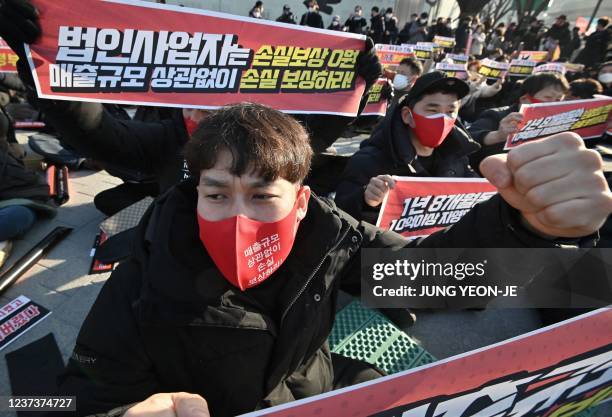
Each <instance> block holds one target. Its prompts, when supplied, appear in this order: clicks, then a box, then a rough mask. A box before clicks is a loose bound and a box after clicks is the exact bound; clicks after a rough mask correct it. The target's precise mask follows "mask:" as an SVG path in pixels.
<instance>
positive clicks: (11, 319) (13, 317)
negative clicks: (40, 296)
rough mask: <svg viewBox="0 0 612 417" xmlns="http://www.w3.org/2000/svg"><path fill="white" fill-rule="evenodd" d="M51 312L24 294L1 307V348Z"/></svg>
mask: <svg viewBox="0 0 612 417" xmlns="http://www.w3.org/2000/svg"><path fill="white" fill-rule="evenodd" d="M49 314H51V312H50V311H49V310H47V309H46V308H44V307H43V306H41V305H40V304H37V303H35V302H34V301H32V300H30V299H29V298H28V297H26V296H24V295H20V296H18V297H17V298H15V299H14V300H12V301H11V302H9V303H8V304H5V305H4V306H2V307H0V350H2V349H4V348H5V347H7V346H8V345H9V344H10V343H12V342H13V341H15V339H17V338H18V337H20V336H22V335H23V334H24V333H26V332H27V331H28V330H30V329H31V328H32V327H34V326H35V325H36V324H37V323H38V322H39V321H41V320H43V319H44V318H45V317H47V316H48V315H49Z"/></svg>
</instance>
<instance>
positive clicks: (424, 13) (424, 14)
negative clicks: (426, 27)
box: [421, 12, 429, 19]
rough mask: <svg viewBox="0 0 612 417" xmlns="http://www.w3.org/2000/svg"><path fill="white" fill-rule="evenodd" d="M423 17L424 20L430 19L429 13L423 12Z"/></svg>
mask: <svg viewBox="0 0 612 417" xmlns="http://www.w3.org/2000/svg"><path fill="white" fill-rule="evenodd" d="M421 17H422V18H423V19H427V18H428V17H429V15H428V14H427V12H423V13H421Z"/></svg>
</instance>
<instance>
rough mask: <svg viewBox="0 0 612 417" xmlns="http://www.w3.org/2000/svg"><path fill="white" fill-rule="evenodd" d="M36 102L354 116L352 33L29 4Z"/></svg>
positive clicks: (96, 5)
mask: <svg viewBox="0 0 612 417" xmlns="http://www.w3.org/2000/svg"><path fill="white" fill-rule="evenodd" d="M34 5H35V6H36V8H37V9H38V11H39V12H40V15H41V19H40V23H41V25H42V33H43V35H42V37H41V38H40V41H39V42H38V43H36V44H33V45H30V47H29V48H26V52H28V55H29V57H28V59H29V61H30V66H31V67H32V70H33V75H34V79H35V82H36V86H37V90H38V94H39V96H40V97H42V98H53V99H63V100H78V101H89V102H91V101H97V102H111V103H125V104H144V105H156V106H172V107H191V108H217V107H220V106H223V105H226V104H229V103H235V102H240V101H254V102H258V103H261V104H265V105H268V106H271V107H274V108H276V109H279V110H283V111H287V112H293V113H304V112H308V113H311V112H314V113H328V114H341V115H355V114H356V112H357V110H358V108H359V101H360V98H361V95H362V93H363V90H364V88H365V83H364V81H363V80H362V79H358V78H357V75H356V67H357V58H358V55H359V52H360V51H362V50H363V49H364V39H365V38H364V37H363V36H362V35H354V34H346V33H343V32H331V31H324V30H320V29H314V28H310V27H304V26H295V25H288V24H283V23H277V22H270V21H264V20H257V19H250V18H244V17H239V16H233V15H227V14H223V13H215V12H208V11H203V10H199V9H188V8H183V7H177V6H169V5H162V4H156V3H144V2H135V1H132V0H112V1H94V0H62V1H61V2H58V1H55V0H35V1H34Z"/></svg>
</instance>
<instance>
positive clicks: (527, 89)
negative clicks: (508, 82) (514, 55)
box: [521, 72, 569, 96]
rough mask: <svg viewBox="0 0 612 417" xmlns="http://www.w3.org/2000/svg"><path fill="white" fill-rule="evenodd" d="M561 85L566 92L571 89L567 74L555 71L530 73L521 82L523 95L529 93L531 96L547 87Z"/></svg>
mask: <svg viewBox="0 0 612 417" xmlns="http://www.w3.org/2000/svg"><path fill="white" fill-rule="evenodd" d="M550 86H553V87H559V88H561V89H562V90H563V92H564V93H567V92H568V91H569V84H568V83H567V79H566V78H565V76H563V75H560V74H557V73H554V72H541V73H539V74H534V75H530V76H529V77H527V78H526V79H525V81H524V82H523V83H522V84H521V96H522V95H525V94H529V95H531V96H533V95H535V94H537V93H538V91H541V90H543V89H545V88H546V87H550Z"/></svg>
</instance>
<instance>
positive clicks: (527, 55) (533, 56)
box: [518, 51, 548, 62]
mask: <svg viewBox="0 0 612 417" xmlns="http://www.w3.org/2000/svg"><path fill="white" fill-rule="evenodd" d="M518 59H520V60H523V61H527V60H528V61H535V62H546V61H548V51H521V52H519V56H518Z"/></svg>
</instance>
